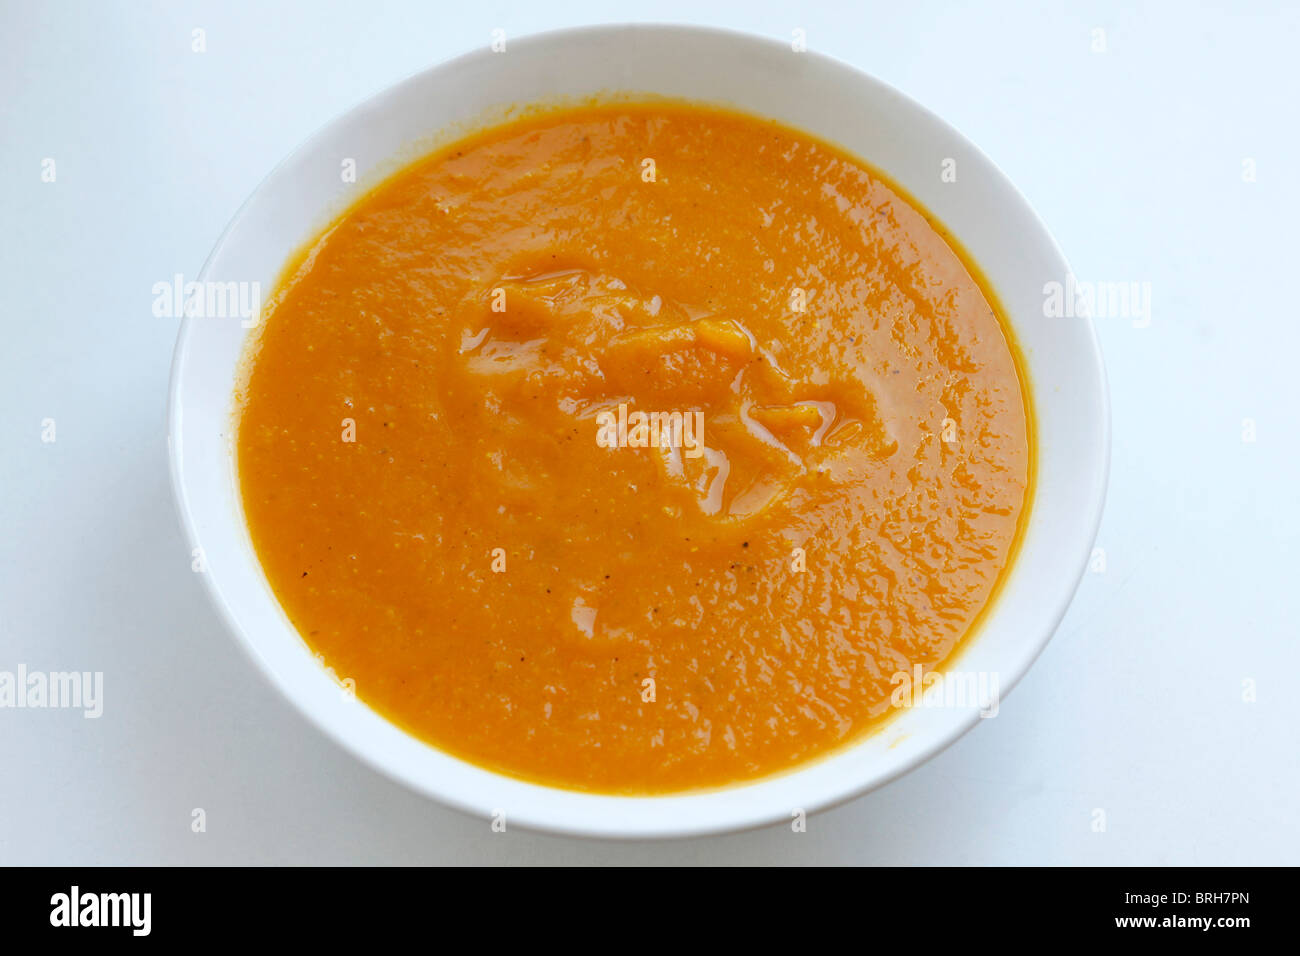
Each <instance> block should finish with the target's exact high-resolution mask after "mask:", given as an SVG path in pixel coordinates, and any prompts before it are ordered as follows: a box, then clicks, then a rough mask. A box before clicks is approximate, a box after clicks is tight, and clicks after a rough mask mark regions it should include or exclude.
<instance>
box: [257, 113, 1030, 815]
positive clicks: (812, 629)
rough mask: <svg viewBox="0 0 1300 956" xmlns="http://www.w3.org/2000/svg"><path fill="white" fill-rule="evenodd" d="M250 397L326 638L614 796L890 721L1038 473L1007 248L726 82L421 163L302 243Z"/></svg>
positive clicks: (762, 763) (358, 667)
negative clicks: (1007, 319) (754, 104)
mask: <svg viewBox="0 0 1300 956" xmlns="http://www.w3.org/2000/svg"><path fill="white" fill-rule="evenodd" d="M936 162H937V161H936ZM936 175H938V173H937V171H936ZM239 397H240V410H239V423H238V439H237V458H238V467H239V478H240V486H241V489H242V496H243V505H244V511H245V515H246V518H247V521H248V527H249V531H250V533H251V537H252V541H253V544H254V546H255V548H256V551H257V554H258V556H259V558H260V560H261V563H262V567H263V568H264V570H265V573H266V576H267V578H268V580H269V582H270V585H271V587H272V589H273V590H274V592H275V594H276V596H277V598H278V599H279V602H280V604H281V606H282V607H283V608H284V610H285V612H286V614H287V615H288V617H289V618H290V619H291V620H292V622H293V624H294V625H295V626H296V627H297V629H298V630H299V632H300V633H301V634H302V636H303V638H304V640H305V641H306V642H307V643H308V644H309V645H310V647H311V648H312V649H313V651H315V652H317V653H319V655H321V657H322V658H323V660H324V662H325V663H326V664H327V665H328V666H329V667H331V668H332V669H333V671H334V673H335V674H336V675H338V677H339V678H340V679H350V680H351V681H353V682H355V690H356V694H357V696H358V697H359V698H360V699H361V700H362V701H364V702H365V703H366V704H368V705H370V706H371V707H373V708H375V709H376V710H377V711H379V712H380V713H382V714H383V715H385V716H386V717H387V718H388V719H390V720H391V721H393V722H394V723H396V724H398V725H399V726H401V727H403V728H405V729H406V730H407V731H409V732H410V733H412V734H414V735H416V736H418V737H420V738H422V739H424V740H426V741H427V742H429V743H430V744H432V745H434V746H436V747H438V748H441V749H443V750H445V751H448V752H450V753H453V754H456V755H458V756H460V757H462V758H464V759H466V760H469V761H472V762H474V763H476V764H479V765H481V766H484V767H488V768H491V769H494V770H497V771H500V772H503V773H507V774H511V775H514V776H518V777H522V778H526V779H531V780H535V781H539V782H543V783H548V784H552V785H556V786H562V787H568V788H574V789H582V790H592V791H603V792H618V793H663V792H669V791H680V790H689V789H698V788H707V787H716V786H721V785H725V784H731V783H737V782H741V781H745V780H750V779H753V778H756V777H760V776H763V775H766V774H772V773H776V772H779V771H783V770H786V769H789V768H792V767H795V766H797V765H798V764H800V763H801V762H804V761H808V760H810V759H812V758H815V757H818V756H822V755H826V754H828V753H830V752H831V751H833V750H835V749H836V748H838V747H840V746H842V745H844V744H845V743H846V742H850V741H853V740H855V739H856V738H859V737H860V736H861V735H862V734H864V733H865V732H867V731H869V730H870V729H872V728H873V727H875V726H878V725H879V724H880V722H881V721H882V719H883V718H884V717H885V716H886V715H887V714H888V713H889V712H890V711H891V709H892V708H893V704H892V703H891V697H895V696H896V695H895V694H894V691H895V690H896V688H897V687H898V686H899V678H898V675H900V674H903V673H906V674H908V675H912V674H913V673H914V668H915V667H917V666H918V665H919V666H920V667H921V668H923V669H924V671H931V670H933V669H936V668H940V667H941V665H942V664H943V663H944V661H945V660H946V659H947V658H949V657H950V655H952V654H953V653H954V650H955V649H956V648H957V647H958V646H959V644H960V643H961V641H962V640H963V638H964V637H965V636H966V635H967V634H968V633H969V632H971V630H972V629H973V627H974V626H975V624H976V623H977V620H978V618H979V617H980V615H981V611H982V610H983V609H984V608H985V607H986V605H987V604H988V603H989V602H990V600H991V599H992V597H993V594H994V591H995V588H996V587H997V585H998V582H999V580H1000V578H1001V576H1002V575H1003V573H1004V571H1005V569H1006V568H1007V566H1008V563H1009V561H1010V560H1011V557H1012V555H1013V552H1014V549H1015V546H1016V544H1017V541H1018V536H1019V528H1020V526H1021V524H1022V522H1023V519H1024V516H1025V514H1026V510H1027V506H1028V505H1027V502H1028V495H1029V492H1030V476H1031V466H1032V456H1031V436H1030V426H1029V421H1030V416H1029V412H1028V409H1029V403H1028V399H1027V391H1026V388H1025V383H1024V380H1023V374H1022V372H1021V369H1020V366H1019V363H1018V361H1017V359H1016V354H1015V350H1014V346H1013V344H1012V343H1011V341H1010V340H1009V337H1008V333H1007V329H1006V326H1005V324H1004V322H1003V321H1002V320H1001V318H1000V317H999V315H998V312H997V307H996V303H995V299H994V298H993V296H992V294H991V293H990V292H989V291H988V290H986V289H985V288H983V287H982V286H981V283H980V281H979V280H978V279H977V278H976V273H975V272H974V268H973V266H971V265H970V264H969V263H968V262H967V261H965V260H964V259H963V257H962V256H961V255H959V254H958V253H957V252H956V251H955V250H954V246H953V245H952V244H951V243H950V241H948V240H946V239H945V236H944V234H943V233H942V231H941V230H940V229H939V228H938V227H937V225H936V224H935V223H933V222H931V221H930V220H929V219H928V218H927V216H926V215H925V213H924V212H922V211H921V210H920V209H918V208H917V207H916V206H915V205H913V204H912V203H911V202H909V200H908V199H907V198H906V197H905V196H904V195H903V194H901V193H900V191H899V190H898V189H897V188H896V187H894V186H892V185H891V184H890V183H889V182H888V181H887V180H886V179H885V178H883V177H882V176H881V175H880V174H879V173H877V172H875V171H873V170H871V169H870V168H868V167H867V166H865V165H864V164H863V163H862V162H860V161H858V160H856V159H854V158H853V157H850V156H848V155H846V154H845V153H843V152H841V151H839V150H838V149H836V148H833V147H831V146H829V145H828V144H826V143H824V142H821V141H818V140H816V139H813V138H811V137H809V136H807V135H804V134H802V133H799V132H796V131H794V130H792V129H789V128H786V127H784V126H780V125H778V124H775V123H773V122H769V121H766V120H761V119H758V118H754V117H749V116H745V115H741V114H737V113H732V112H726V111H722V110H718V109H714V108H711V107H703V106H697V105H690V104H680V103H639V104H609V103H606V104H597V105H588V106H584V107H582V108H567V109H557V110H553V111H549V112H541V113H537V114H533V115H531V116H529V117H527V118H523V119H517V120H515V121H513V122H510V123H506V124H504V125H500V126H495V127H493V128H490V129H487V130H484V131H482V132H479V133H476V134H475V135H473V136H470V137H468V138H466V139H462V140H460V141H458V142H456V143H454V144H453V145H451V146H447V147H445V148H443V149H440V150H439V151H438V152H436V153H435V154H433V155H430V156H428V157H426V158H424V159H422V160H420V161H419V162H417V163H415V164H414V165H411V166H409V167H407V168H405V169H403V170H402V171H400V172H398V173H397V174H396V175H394V176H392V177H390V178H389V179H387V180H386V181H384V182H383V183H382V184H380V185H379V186H377V187H375V188H374V189H372V190H370V191H369V192H368V193H366V194H365V195H364V196H362V197H361V198H360V199H359V200H358V201H357V202H356V203H355V204H354V205H353V206H352V207H351V208H350V209H349V210H348V211H347V212H346V213H345V214H343V215H342V216H341V217H340V218H339V219H338V220H337V221H336V222H335V223H334V224H333V225H332V226H331V227H330V228H329V229H328V230H327V231H326V232H324V233H323V234H322V235H321V236H319V237H318V238H317V239H316V240H315V241H314V242H312V243H311V244H310V245H309V246H308V247H307V248H306V250H305V251H304V252H303V253H302V255H301V256H300V257H299V258H298V259H297V260H296V261H295V262H294V263H292V264H291V265H290V267H289V268H288V269H287V270H286V272H285V278H284V279H283V280H282V282H281V285H280V287H279V289H278V290H277V293H276V295H275V296H274V298H273V301H272V303H271V306H270V308H269V309H268V312H267V315H266V316H265V320H264V322H263V323H262V327H261V330H260V332H259V334H258V336H257V338H256V340H255V343H254V346H253V347H252V349H251V350H250V355H249V360H248V362H247V380H246V382H245V384H244V386H243V388H242V389H241V394H240V396H239Z"/></svg>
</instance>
